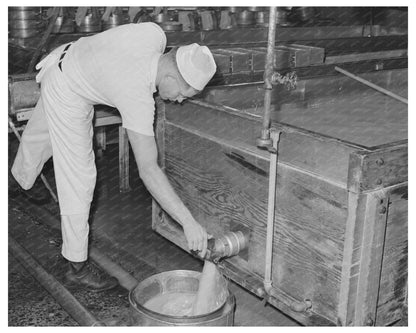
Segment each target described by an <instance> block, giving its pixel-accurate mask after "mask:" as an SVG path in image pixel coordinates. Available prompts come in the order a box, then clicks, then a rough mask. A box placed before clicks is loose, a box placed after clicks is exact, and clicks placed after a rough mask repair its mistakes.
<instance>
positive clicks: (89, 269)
mask: <svg viewBox="0 0 416 333" xmlns="http://www.w3.org/2000/svg"><path fill="white" fill-rule="evenodd" d="M64 284H65V286H66V287H67V288H71V289H72V288H83V289H86V290H89V291H96V292H99V291H104V290H109V289H112V288H114V287H116V286H117V285H118V281H117V279H116V278H114V277H111V276H109V275H108V274H107V273H105V272H103V271H101V270H99V269H98V268H97V267H96V266H95V265H92V264H91V263H89V262H88V261H84V262H72V261H69V263H68V270H67V272H66V273H65V282H64Z"/></svg>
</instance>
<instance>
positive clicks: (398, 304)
mask: <svg viewBox="0 0 416 333" xmlns="http://www.w3.org/2000/svg"><path fill="white" fill-rule="evenodd" d="M407 281H408V184H407V183H403V184H400V185H398V186H395V187H393V188H392V189H391V190H390V194H389V205H388V212H387V227H386V237H385V245H384V256H383V263H382V268H381V280H380V291H379V298H378V304H377V319H376V325H378V326H379V325H383V326H384V325H390V324H392V323H395V322H397V321H400V323H399V324H400V325H403V326H407Z"/></svg>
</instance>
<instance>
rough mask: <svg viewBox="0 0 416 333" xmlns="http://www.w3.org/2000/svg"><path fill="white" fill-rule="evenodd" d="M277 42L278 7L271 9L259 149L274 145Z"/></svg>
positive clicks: (258, 140)
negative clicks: (272, 113) (271, 125)
mask: <svg viewBox="0 0 416 333" xmlns="http://www.w3.org/2000/svg"><path fill="white" fill-rule="evenodd" d="M275 42H276V7H270V16H269V33H268V38H267V55H266V65H265V68H264V89H265V92H264V113H263V123H262V130H261V135H260V138H258V139H257V146H258V147H263V148H264V147H267V146H270V145H271V144H272V140H271V139H270V124H271V121H270V115H271V100H272V89H273V84H272V76H273V73H274V52H275V51H274V49H275Z"/></svg>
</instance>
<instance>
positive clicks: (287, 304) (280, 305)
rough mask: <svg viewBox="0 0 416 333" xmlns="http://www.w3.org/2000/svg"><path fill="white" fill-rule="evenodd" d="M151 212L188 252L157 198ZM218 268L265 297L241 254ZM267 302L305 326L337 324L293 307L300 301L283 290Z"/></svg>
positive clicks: (178, 229) (168, 235)
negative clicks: (277, 296)
mask: <svg viewBox="0 0 416 333" xmlns="http://www.w3.org/2000/svg"><path fill="white" fill-rule="evenodd" d="M152 213H153V216H152V227H153V229H154V230H155V231H156V232H158V233H159V234H160V235H162V236H163V237H165V238H166V239H168V240H170V241H172V242H173V243H174V244H176V245H177V246H179V247H181V248H182V249H183V250H185V251H186V252H189V250H188V247H187V244H186V239H185V236H184V234H183V231H182V228H181V227H180V225H179V224H178V223H176V222H175V221H173V219H172V218H171V217H170V216H169V215H168V214H166V213H165V212H164V211H163V210H162V209H161V207H160V206H159V205H158V204H157V203H156V202H155V201H153V202H152ZM218 268H219V269H220V271H221V273H222V274H224V275H225V276H226V277H228V278H229V279H231V280H233V281H234V282H236V283H238V284H239V285H241V286H242V287H243V288H245V289H246V290H248V291H250V292H251V293H253V294H255V295H257V296H258V297H259V302H261V299H262V298H264V297H265V295H264V289H263V282H262V279H261V277H259V276H258V275H256V274H253V272H251V271H250V270H249V268H248V267H247V262H246V261H245V260H242V259H241V258H240V257H233V258H229V259H226V260H223V261H221V262H220V263H219V264H218ZM267 301H268V302H269V303H270V304H272V305H273V306H275V307H276V308H277V309H279V310H281V311H283V312H284V313H286V314H287V315H289V316H290V317H291V318H293V319H294V320H296V321H298V322H299V323H301V324H303V325H307V326H309V325H310V326H334V325H335V323H334V322H332V321H330V320H328V319H327V318H325V317H323V316H321V315H319V314H317V313H316V312H314V311H313V309H312V310H311V309H309V310H308V311H303V312H299V311H296V310H294V308H296V305H297V304H298V301H297V300H295V299H294V298H293V297H291V296H290V295H287V294H285V293H284V292H281V293H280V294H279V298H278V299H277V298H274V297H273V298H269V299H268V300H267Z"/></svg>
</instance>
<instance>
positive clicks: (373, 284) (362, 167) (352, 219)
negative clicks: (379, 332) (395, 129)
mask: <svg viewBox="0 0 416 333" xmlns="http://www.w3.org/2000/svg"><path fill="white" fill-rule="evenodd" d="M380 160H381V161H382V162H381V163H380ZM377 161H378V162H377ZM402 170H406V171H405V172H404V171H402ZM375 175H377V176H375ZM380 175H381V176H380ZM348 177H349V178H348V188H349V196H348V218H347V224H346V233H345V242H344V252H343V265H342V279H341V289H340V295H339V296H340V299H339V306H338V323H339V324H340V325H348V326H350V325H351V326H352V325H354V326H357V325H359V326H362V325H368V326H373V325H382V324H387V321H388V319H387V317H388V316H389V313H392V312H394V311H395V312H396V313H398V312H400V311H401V309H398V308H399V307H400V306H399V305H398V303H400V302H401V303H403V297H404V293H405V287H404V284H405V283H404V282H403V281H404V277H403V274H405V273H404V272H405V270H406V273H407V266H406V267H405V268H404V267H402V266H404V263H406V265H407V246H406V245H403V244H401V243H399V244H400V245H399V244H398V243H397V235H401V236H402V237H404V236H403V235H402V234H401V232H404V233H405V234H407V229H406V230H404V227H403V223H404V222H403V221H402V222H398V223H395V222H389V223H388V216H389V210H390V209H391V205H389V202H390V201H391V199H390V198H391V197H394V198H395V199H394V200H393V202H395V204H394V205H393V208H395V207H401V208H400V209H398V208H396V209H393V211H392V212H393V216H394V215H396V216H399V217H398V220H399V221H401V220H403V219H404V218H405V217H403V205H404V204H403V203H401V205H398V204H397V201H398V200H397V195H395V193H396V192H397V189H400V188H402V187H403V180H405V181H407V145H397V146H394V145H391V146H388V147H385V148H383V149H379V150H377V151H374V152H364V151H357V152H356V153H353V154H351V157H350V166H349V172H348ZM377 177H384V179H385V181H382V182H374V181H372V180H373V179H377ZM378 183H379V184H378ZM397 183H399V184H397ZM371 184H372V185H371ZM374 184H375V185H377V186H373V185H374ZM382 184H395V185H393V186H390V187H382ZM369 189H370V190H369ZM392 193H393V195H392ZM398 212H400V213H398ZM391 218H392V219H395V218H394V217H391ZM388 226H389V227H388ZM406 226H407V224H406ZM386 230H388V232H386ZM386 235H387V236H386ZM391 235H393V236H391ZM406 237H407V235H406ZM406 239H407V238H406ZM406 244H407V243H406ZM385 248H389V252H390V253H389V255H388V256H387V259H386V258H385V257H384V252H385ZM392 255H395V256H396V257H395V259H392V258H391V256H392ZM386 260H387V263H386ZM397 260H399V261H400V260H402V262H401V265H402V266H394V265H392V264H391V263H390V262H395V263H397ZM383 265H384V271H382V270H383ZM398 271H400V273H398ZM389 274H390V275H392V274H393V275H394V274H395V275H396V276H400V277H401V278H402V280H401V282H394V281H392V280H391V278H390V279H389V278H388V277H386V275H389ZM380 279H383V280H382V281H383V283H381V281H380ZM394 286H396V290H398V291H397V293H396V296H397V295H398V294H400V295H401V296H400V297H399V300H397V299H396V300H394V299H393V297H392V294H391V293H389V291H388V289H389V288H393V289H394ZM386 290H387V291H386ZM386 293H387V295H386ZM379 297H381V299H382V302H383V305H382V307H381V311H382V312H383V311H384V314H382V315H379V316H377V311H378V307H380V305H379ZM387 303H389V304H387ZM392 308H393V309H394V310H391V309H392ZM392 317H394V315H393V316H390V319H392ZM396 317H397V316H396Z"/></svg>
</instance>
